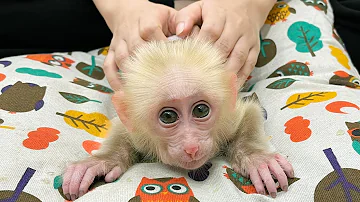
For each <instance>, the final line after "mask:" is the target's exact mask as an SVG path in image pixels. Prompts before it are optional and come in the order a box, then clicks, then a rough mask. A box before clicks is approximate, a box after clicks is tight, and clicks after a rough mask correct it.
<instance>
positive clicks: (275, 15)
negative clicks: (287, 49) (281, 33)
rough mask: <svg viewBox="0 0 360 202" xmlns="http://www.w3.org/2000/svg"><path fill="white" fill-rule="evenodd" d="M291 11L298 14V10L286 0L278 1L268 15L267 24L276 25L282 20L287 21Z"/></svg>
mask: <svg viewBox="0 0 360 202" xmlns="http://www.w3.org/2000/svg"><path fill="white" fill-rule="evenodd" d="M290 13H292V14H296V10H295V9H294V8H291V7H290V6H289V5H288V4H287V3H286V2H283V1H278V2H277V3H276V4H275V5H274V6H273V8H272V9H271V11H270V13H269V15H268V16H267V18H266V21H265V24H270V25H274V24H276V23H277V22H280V21H282V22H285V21H286V19H287V18H288V17H289V15H290Z"/></svg>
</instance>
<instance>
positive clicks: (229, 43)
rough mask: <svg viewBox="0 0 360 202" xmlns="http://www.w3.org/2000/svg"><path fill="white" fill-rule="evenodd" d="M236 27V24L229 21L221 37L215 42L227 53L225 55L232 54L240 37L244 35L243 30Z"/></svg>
mask: <svg viewBox="0 0 360 202" xmlns="http://www.w3.org/2000/svg"><path fill="white" fill-rule="evenodd" d="M234 28H236V24H233V23H230V22H227V23H226V24H225V26H224V30H223V32H222V33H221V36H220V38H219V39H218V40H217V41H216V42H215V46H216V47H218V48H219V49H220V51H222V52H223V53H224V54H225V57H228V56H229V55H230V53H231V51H232V50H233V49H234V47H235V45H236V43H237V42H238V40H239V38H240V37H241V36H242V34H241V32H240V31H237V29H234Z"/></svg>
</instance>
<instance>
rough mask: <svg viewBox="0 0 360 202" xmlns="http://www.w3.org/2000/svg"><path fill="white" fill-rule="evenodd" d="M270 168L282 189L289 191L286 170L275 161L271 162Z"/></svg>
mask: <svg viewBox="0 0 360 202" xmlns="http://www.w3.org/2000/svg"><path fill="white" fill-rule="evenodd" d="M268 166H269V169H270V171H271V173H273V174H274V175H275V177H276V179H277V180H278V182H279V184H280V187H281V189H282V190H283V191H287V190H288V179H287V176H286V174H285V172H284V170H283V169H282V168H281V166H280V165H279V163H278V162H277V161H276V160H275V159H271V160H270V161H269V164H268Z"/></svg>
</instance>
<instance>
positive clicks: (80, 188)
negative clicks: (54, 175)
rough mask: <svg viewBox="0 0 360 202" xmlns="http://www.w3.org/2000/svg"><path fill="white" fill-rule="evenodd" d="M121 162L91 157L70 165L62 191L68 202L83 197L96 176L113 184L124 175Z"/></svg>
mask: <svg viewBox="0 0 360 202" xmlns="http://www.w3.org/2000/svg"><path fill="white" fill-rule="evenodd" d="M122 167H123V166H121V165H120V164H119V162H112V161H109V160H105V159H100V158H95V157H90V158H88V159H86V160H84V161H80V162H77V163H74V164H71V165H69V166H68V167H67V168H66V171H65V174H64V177H63V184H62V189H63V193H64V195H65V196H66V198H67V199H68V200H72V201H73V200H75V199H77V198H79V197H81V196H83V195H84V194H85V193H86V192H87V191H88V189H89V187H90V185H91V184H92V183H93V181H94V179H95V177H96V176H105V181H106V182H113V181H114V180H116V179H117V178H119V177H120V175H121V174H123V173H124V170H125V169H124V168H122Z"/></svg>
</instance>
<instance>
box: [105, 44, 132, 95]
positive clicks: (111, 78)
mask: <svg viewBox="0 0 360 202" xmlns="http://www.w3.org/2000/svg"><path fill="white" fill-rule="evenodd" d="M122 49H123V50H122V51H120V50H118V51H117V52H118V54H119V56H118V60H119V64H120V63H121V61H122V58H123V57H124V55H125V54H126V53H124V52H125V51H127V47H126V46H124V47H122ZM124 50H125V51H124ZM119 52H122V53H119ZM126 55H128V54H126ZM118 72H119V68H118V66H117V64H116V59H115V51H114V50H111V49H109V52H108V55H107V56H106V58H105V61H104V73H105V76H106V79H107V80H108V82H109V85H110V87H111V88H112V89H113V90H118V89H120V87H121V82H120V79H119V76H118Z"/></svg>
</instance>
